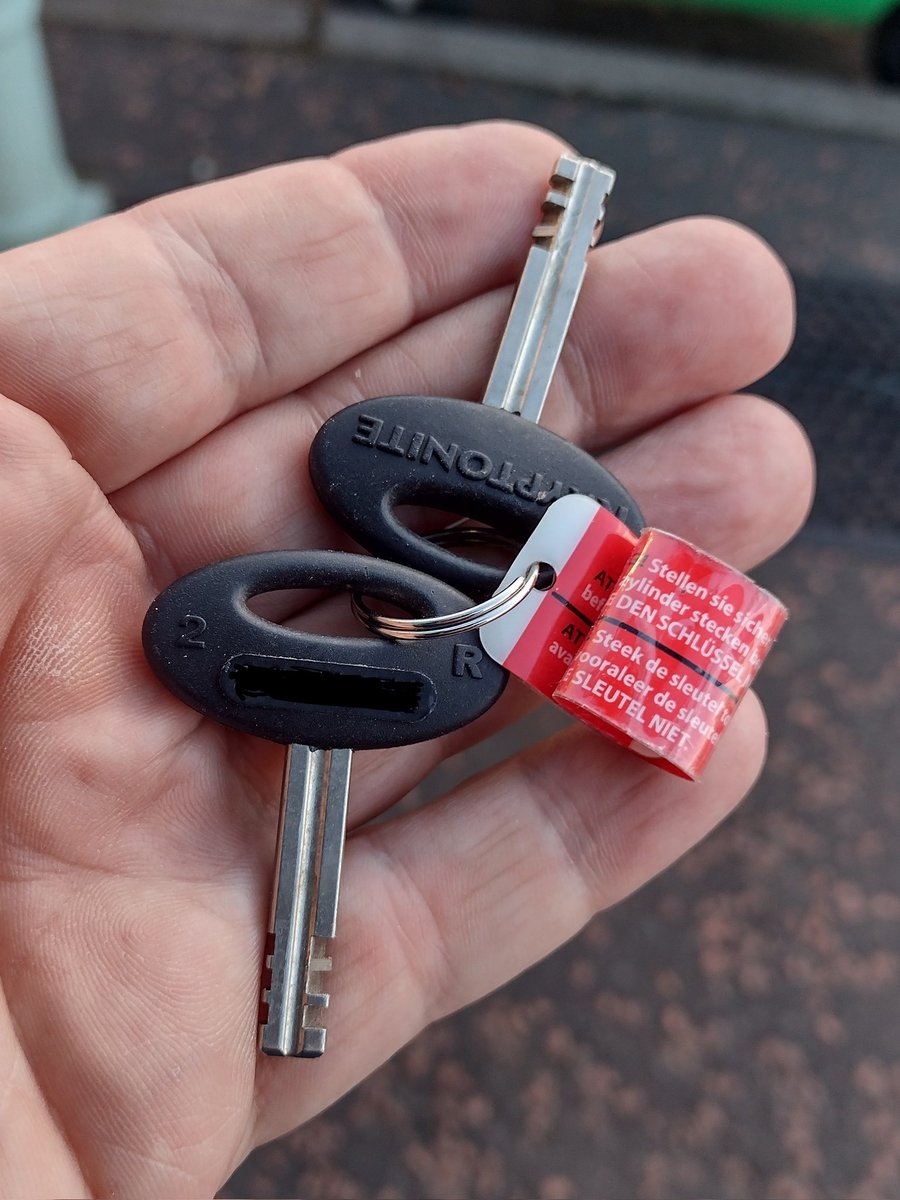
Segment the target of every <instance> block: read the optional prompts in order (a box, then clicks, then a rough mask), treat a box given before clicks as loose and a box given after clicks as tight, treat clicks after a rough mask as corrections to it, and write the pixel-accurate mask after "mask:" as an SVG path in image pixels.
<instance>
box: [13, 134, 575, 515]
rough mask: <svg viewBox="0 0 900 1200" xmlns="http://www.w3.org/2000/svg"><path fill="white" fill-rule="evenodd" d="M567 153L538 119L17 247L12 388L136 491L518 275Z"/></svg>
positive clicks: (277, 170) (339, 160) (322, 167)
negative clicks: (177, 462) (277, 405)
mask: <svg viewBox="0 0 900 1200" xmlns="http://www.w3.org/2000/svg"><path fill="white" fill-rule="evenodd" d="M562 149H563V147H562V144H561V143H560V142H559V141H558V140H557V139H556V138H554V137H552V136H551V135H549V134H547V133H544V132H542V131H539V130H536V129H533V128H528V127H526V126H521V125H507V124H502V123H494V124H485V125H475V126H469V127H466V128H463V129H447V130H436V131H435V130H429V131H420V132H417V133H413V134H409V135H406V136H404V137H400V138H391V139H387V140H386V141H382V142H377V143H374V144H372V145H368V146H363V147H359V148H357V149H354V150H350V151H347V152H345V153H344V154H342V155H338V156H337V157H336V158H335V159H333V160H331V161H310V162H300V163H293V164H290V165H287V166H280V167H274V168H270V169H268V170H265V171H259V172H255V173H253V174H249V175H245V176H241V177H239V178H237V179H232V180H226V181H223V182H220V183H214V184H210V185H208V186H206V187H203V188H195V189H192V190H189V191H185V192H179V193H175V194H173V195H170V196H165V197H162V198H160V199H157V200H153V201H151V202H149V203H148V204H146V205H144V206H142V207H140V208H138V209H135V210H132V211H131V212H128V213H122V214H118V215H116V216H113V217H110V218H107V219H106V220H104V221H100V222H97V223H95V224H92V225H88V226H86V227H84V228H82V229H78V230H75V231H73V232H71V233H67V234H65V235H62V236H60V237H57V238H53V239H51V240H49V241H46V242H41V243H37V244H36V245H32V246H26V247H24V248H22V249H19V250H16V251H13V252H10V253H9V254H8V255H6V256H4V258H3V270H2V274H0V312H2V314H3V321H2V324H0V391H4V392H5V393H6V394H7V395H9V396H11V397H12V398H13V399H15V400H17V401H19V402H20V403H22V404H26V405H28V406H29V407H31V408H33V409H34V410H35V411H36V412H39V413H40V414H41V415H43V416H44V417H46V418H47V420H48V421H50V423H51V424H52V425H53V426H54V427H55V428H56V429H57V430H58V431H59V432H60V434H61V435H62V437H63V438H64V439H65V441H66V442H67V443H68V445H69V447H70V449H71V451H72V453H73V454H74V455H75V457H76V458H77V459H78V460H79V461H80V462H81V463H82V464H83V465H84V466H85V467H87V469H88V470H89V471H90V472H91V474H92V475H94V477H95V478H96V479H97V481H98V482H99V483H100V484H101V486H102V487H103V488H104V490H107V491H108V490H111V489H112V488H115V487H119V486H122V485H123V484H124V483H126V482H128V481H129V480H131V479H134V478H136V477H137V476H138V475H141V474H143V473H144V472H145V471H147V470H150V469H151V468H152V467H154V466H156V465H157V464H158V463H160V462H163V461H165V460H166V459H167V458H169V457H170V456H171V455H173V454H176V453H178V452H179V451H181V450H183V449H184V448H185V447H187V446H190V445H192V444H193V443H194V442H195V441H197V440H198V439H199V438H201V437H203V436H204V435H205V434H207V433H208V432H209V431H210V430H212V429H214V428H215V427H216V426H217V425H218V424H220V423H221V422H222V421H225V420H227V419H228V418H229V417H231V416H232V415H233V414H234V413H235V412H239V411H241V410H242V409H245V408H248V407H252V406H253V405H256V404H259V403H261V402H263V401H265V400H268V399H271V398H272V397H273V396H277V395H281V394H283V393H285V392H287V391H290V390H291V389H294V388H297V387H300V386H302V385H303V384H305V383H308V382H309V381H310V380H312V379H315V378H316V377H317V376H319V375H320V374H322V373H323V372H326V371H328V370H330V369H331V368H333V367H335V366H336V365H337V364H338V363H340V362H343V361H344V360H345V359H346V358H348V357H351V356H353V355H355V354H358V353H359V352H360V351H362V350H363V349H365V348H366V347H367V346H370V345H373V344H375V343H377V342H379V341H381V340H382V339H383V338H386V337H388V336H389V335H390V334H392V333H395V332H396V331H397V330H399V329H402V328H404V327H405V326H406V325H408V324H409V323H410V322H411V321H414V320H419V319H421V318H423V317H425V316H427V315H428V314H430V313H433V312H436V311H440V310H441V309H443V308H445V307H447V306H448V305H452V304H455V303H458V302H459V301H461V300H463V299H465V298H466V297H468V296H472V295H477V294H478V293H479V292H481V291H483V290H484V289H485V288H492V287H495V286H497V285H498V284H501V283H504V282H507V281H509V280H511V279H513V278H514V276H515V272H516V270H517V269H518V264H519V262H520V260H521V258H522V255H523V252H524V248H525V246H526V244H527V238H528V232H529V229H530V226H531V225H532V224H533V223H534V213H535V211H536V208H537V207H538V206H539V204H540V199H541V195H542V192H543V190H544V189H545V188H546V180H547V176H548V172H549V171H550V170H551V169H552V166H553V163H554V161H555V159H556V157H557V156H558V154H559V153H560V152H561V150H562ZM498 180H502V181H503V186H502V188H501V187H498Z"/></svg>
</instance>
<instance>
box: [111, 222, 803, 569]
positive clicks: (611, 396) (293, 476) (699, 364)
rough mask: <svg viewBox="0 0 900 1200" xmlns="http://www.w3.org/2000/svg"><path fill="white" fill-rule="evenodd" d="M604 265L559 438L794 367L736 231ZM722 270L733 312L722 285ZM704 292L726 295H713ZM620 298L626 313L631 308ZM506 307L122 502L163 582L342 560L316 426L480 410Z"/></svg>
mask: <svg viewBox="0 0 900 1200" xmlns="http://www.w3.org/2000/svg"><path fill="white" fill-rule="evenodd" d="M604 256H605V257H604ZM594 262H595V263H599V266H598V268H597V269H596V270H594V271H592V273H589V276H590V278H591V279H592V283H591V285H590V287H589V288H588V289H587V290H586V293H585V296H584V298H583V299H582V301H581V303H580V305H579V308H578V309H577V310H576V317H575V320H574V322H573V327H572V330H571V333H570V335H569V338H568V339H567V341H566V345H565V348H564V351H563V357H562V367H561V370H560V371H559V372H558V375H557V379H556V382H555V385H554V394H553V395H552V397H551V399H550V400H549V401H548V405H547V409H546V414H547V415H546V422H545V423H546V424H547V425H548V427H551V428H553V429H555V430H556V431H557V432H559V433H561V434H562V435H563V436H565V437H568V438H570V439H571V440H573V441H576V442H580V443H582V444H583V445H586V446H588V447H589V448H592V449H596V448H598V447H599V446H602V445H603V444H604V443H605V444H609V443H610V442H617V441H620V440H621V439H622V437H623V436H624V435H625V434H626V433H629V432H632V431H633V430H635V429H642V428H646V427H649V426H652V425H653V424H654V423H658V422H659V421H661V420H664V419H665V418H666V417H667V416H670V415H671V414H672V413H673V412H677V411H679V410H681V409H682V408H684V407H685V406H687V405H689V404H690V403H695V402H697V401H699V400H702V399H705V398H706V397H708V396H711V395H718V394H722V393H726V392H728V391H731V390H732V389H734V388H737V387H743V386H745V385H746V384H749V383H750V382H751V381H752V380H753V379H755V378H757V377H758V376H759V375H762V374H765V373H766V371H768V370H769V369H770V368H771V367H772V366H773V365H774V364H775V362H776V361H777V360H778V358H779V357H780V355H781V354H782V353H783V352H784V349H785V346H786V344H787V342H788V340H789V338H790V331H791V312H792V307H791V297H790V287H789V284H788V283H787V281H786V276H785V275H784V271H783V269H782V268H781V266H780V265H779V264H778V262H777V260H776V259H775V258H774V256H773V255H772V254H771V253H770V252H769V251H768V250H766V249H765V248H764V247H763V246H762V243H760V242H758V241H757V239H756V238H755V237H753V235H751V234H749V233H747V232H746V231H743V230H740V229H739V228H738V227H736V226H732V225H728V224H726V223H724V222H719V221H708V220H694V221H684V222H680V223H678V224H677V225H670V226H663V227H661V228H659V229H655V230H651V231H648V232H647V233H643V234H639V235H637V236H635V237H633V238H630V239H626V240H625V241H622V242H617V243H614V244H613V245H611V246H609V247H607V248H605V249H604V250H602V251H600V252H598V254H597V255H596V256H594ZM723 262H724V265H725V267H726V268H727V269H728V270H729V271H730V279H731V291H730V294H729V302H728V303H725V302H724V299H723V296H722V294H721V291H720V289H719V287H718V284H717V283H716V281H718V280H719V271H720V270H721V269H722V264H723ZM693 273H696V277H695V278H694V274H693ZM707 277H708V278H709V279H711V280H712V281H713V283H714V284H715V286H709V287H707V286H705V285H704V283H703V280H704V278H707ZM620 296H625V297H630V299H628V300H627V302H626V303H624V304H621V303H620V301H619V297H620ZM764 297H765V299H764ZM507 305H508V294H505V293H504V294H496V295H492V296H485V297H481V298H479V299H477V300H474V301H471V302H469V303H468V304H465V305H462V306H459V307H458V308H456V309H454V310H453V311H451V312H449V313H446V314H443V315H441V316H439V317H435V318H433V319H432V320H430V321H427V322H424V323H422V324H421V325H419V326H417V327H416V328H414V329H411V330H409V331H407V332H406V333H405V334H404V335H403V336H402V337H400V338H398V339H397V340H396V341H394V342H391V343H389V344H387V345H384V346H380V347H378V348H377V349H375V350H373V351H371V352H369V353H368V354H365V355H362V356H360V357H359V358H357V359H356V360H355V361H354V362H351V363H349V364H347V365H346V366H345V367H343V368H341V369H340V370H337V371H335V372H332V373H331V375H330V376H328V377H327V378H326V379H324V380H321V381H320V382H319V383H317V384H316V385H314V386H313V387H311V388H308V389H306V390H305V391H304V392H303V394H302V395H301V396H300V397H296V396H290V397H287V398H285V399H283V400H281V401H279V402H276V403H273V404H269V405H267V406H265V407H264V408H262V409H260V410H258V411H256V412H253V413H249V414H246V415H245V416H244V417H242V418H241V419H239V420H238V421H235V422H233V423H232V424H231V425H228V426H226V427H225V428H223V429H220V430H218V431H217V432H216V433H215V434H213V435H211V436H210V437H209V438H207V439H206V440H205V441H204V442H202V443H201V444H200V445H198V446H196V447H195V448H194V449H193V450H191V451H190V452H189V453H187V454H185V455H182V456H181V457H180V458H178V459H176V460H174V461H172V462H170V463H167V464H165V465H164V466H162V467H161V468H159V469H158V470H157V471H155V472H153V473H152V474H150V475H149V476H147V477H146V478H144V479H141V480H139V481H137V482H136V483H135V484H133V485H132V486H131V487H130V488H128V489H126V490H125V491H123V492H121V493H119V494H118V495H116V496H115V497H114V498H113V501H114V504H115V506H116V508H117V510H118V511H119V512H120V513H122V515H123V516H125V517H127V518H128V520H129V521H130V522H131V523H132V524H133V525H134V526H135V527H136V528H137V529H139V530H140V531H142V536H143V540H144V543H145V548H146V550H147V552H148V555H149V556H150V559H151V562H153V563H154V564H155V565H154V570H155V574H156V575H157V577H162V578H165V577H166V575H167V571H169V570H171V571H173V572H174V573H180V572H181V571H184V570H188V569H190V568H191V567H193V566H195V565H196V564H197V563H200V562H208V561H211V560H213V559H216V558H221V557H227V556H228V555H229V554H241V553H248V552H250V551H252V550H262V549H267V548H277V547H284V546H302V545H337V544H338V543H337V542H335V541H334V539H335V537H337V536H338V534H337V531H336V530H335V529H334V527H333V526H332V525H331V524H330V523H329V522H328V521H327V520H323V519H322V517H321V511H320V507H319V504H318V502H317V500H316V497H315V495H314V493H313V491H312V488H311V485H310V482H309V479H308V476H307V474H306V470H305V462H306V454H307V449H308V445H309V442H310V440H311V438H312V436H313V435H314V433H315V431H316V430H317V428H318V426H319V425H320V424H321V422H322V421H324V420H325V419H326V417H328V416H330V415H331V414H332V413H333V412H335V411H337V410H338V409H339V408H341V407H343V406H344V405H345V404H349V403H351V402H353V401H355V400H360V399H363V398H365V397H366V396H378V395H385V394H391V393H404V392H409V393H413V394H424V395H451V396H454V395H455V396H459V397H461V398H473V397H476V396H477V395H478V394H479V390H480V388H481V387H482V386H483V383H484V380H485V379H486V377H487V373H488V370H489V360H490V356H491V355H492V353H493V351H494V349H495V348H496V342H497V338H498V336H499V325H500V323H501V322H502V319H503V316H504V314H505V309H506V307H507ZM638 310H640V316H637V315H636V313H637V312H638ZM598 337H601V338H602V339H603V342H604V344H603V346H602V347H598V346H597V345H596V341H597V338H598ZM687 346H690V347H691V350H690V352H689V351H688V349H686V347H687ZM461 347H465V353H461ZM262 463H265V486H262V484H261V478H260V464H262ZM641 492H642V489H641V488H640V487H639V488H638V489H637V490H636V492H635V494H636V496H637V498H638V500H639V501H640V500H642V499H644V502H645V503H647V502H648V501H647V499H646V498H645V497H642V494H641ZM322 539H327V540H322ZM156 560H158V561H156Z"/></svg>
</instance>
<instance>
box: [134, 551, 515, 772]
mask: <svg viewBox="0 0 900 1200" xmlns="http://www.w3.org/2000/svg"><path fill="white" fill-rule="evenodd" d="M288 588H292V589H293V588H342V589H345V590H352V591H358V592H364V593H365V594H367V595H371V596H374V597H377V598H378V599H380V600H384V601H387V602H388V603H391V604H395V605H397V606H398V607H399V608H401V609H403V610H404V611H406V612H410V613H412V615H414V616H437V615H443V614H446V613H451V612H455V611H457V610H459V609H460V608H464V607H465V606H466V604H467V600H466V597H465V596H463V595H461V594H460V593H459V592H457V591H455V590H454V589H453V588H450V587H448V586H447V585H446V584H444V583H441V582H440V581H439V580H436V579H432V578H429V577H428V576H425V575H422V574H421V573H419V572H418V571H414V570H412V569H410V568H408V567H404V566H399V565H397V564H395V563H390V562H383V561H380V560H378V559H372V558H368V557H364V556H362V555H357V554H343V553H339V552H337V551H327V550H305V551H280V552H277V553H270V554H254V555H246V556H244V557H242V558H235V559H228V560H226V561H225V562H221V563H214V564H212V565H211V566H209V567H203V568H201V569H200V570H198V571H194V572H192V573H191V574H190V575H186V576H184V577H183V578H182V579H179V580H176V582H175V583H173V584H172V585H171V586H170V587H168V588H166V590H165V591H164V592H162V593H161V594H160V595H159V596H158V597H157V598H156V600H155V601H154V603H153V604H152V605H151V606H150V609H149V610H148V613H147V616H146V618H145V621H144V632H143V637H144V650H145V653H146V655H147V659H148V661H149V662H150V665H151V666H152V667H153V670H154V671H155V672H156V674H157V675H158V676H159V677H160V679H161V680H162V681H163V682H164V683H165V684H166V686H167V687H168V688H169V689H170V690H171V691H173V692H174V693H175V694H176V695H177V696H178V697H179V698H180V699H181V700H183V701H184V702H185V703H186V704H189V705H190V706H191V707H192V708H195V709H196V710H197V711H198V712H201V713H203V714H204V715H205V716H208V717H212V718H213V719H215V720H216V721H219V722H221V723H222V724H225V725H230V726H232V727H233V728H235V729H240V730H243V731H244V732H246V733H252V734H255V735H256V736H258V737H264V738H267V739H269V740H270V741H276V742H283V743H286V744H289V743H301V744H304V745H309V746H318V747H322V748H332V747H352V748H353V749H359V750H363V749H371V748H376V747H387V746H402V745H409V744H411V743H413V742H420V741H426V740H427V739H429V738H433V737H438V736H440V735H441V734H444V733H448V732H450V731H451V730H453V729H458V728H459V727H460V726H462V725H464V724H467V723H468V721H470V720H474V719H475V717H477V716H479V715H480V714H481V713H482V712H485V711H486V710H487V709H488V708H490V706H491V705H492V704H493V703H494V701H495V700H496V699H497V698H498V696H499V695H500V693H501V692H502V691H503V688H504V686H505V683H506V678H507V675H506V672H505V671H504V670H503V669H502V668H501V667H498V666H497V664H496V663H494V662H493V661H492V660H491V659H489V658H488V657H487V656H486V655H485V654H484V653H483V651H482V649H481V646H480V642H479V640H478V636H477V633H471V634H464V635H460V636H453V637H451V638H441V639H439V640H437V641H433V642H389V641H386V640H384V639H382V638H377V637H338V636H332V635H326V634H318V633H316V634H314V633H306V632H304V631H302V630H295V629H287V628H285V627H283V626H280V625H275V624H273V623H272V622H270V621H267V620H265V619H264V618H262V617H260V616H258V615H257V614H255V613H254V612H252V611H251V610H250V608H249V607H248V606H247V601H248V599H249V598H250V597H251V596H253V595H259V594H260V593H262V592H273V591H279V590H281V589H288ZM186 614H190V615H192V616H194V617H198V618H200V619H201V620H203V621H204V633H203V638H202V644H199V643H200V642H201V639H199V638H198V639H195V641H196V643H197V644H194V645H186V644H185V642H184V640H183V634H184V626H183V624H182V622H183V621H184V619H185V615H186Z"/></svg>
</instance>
